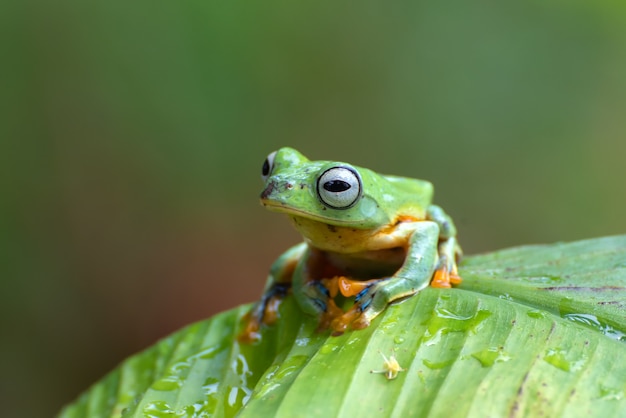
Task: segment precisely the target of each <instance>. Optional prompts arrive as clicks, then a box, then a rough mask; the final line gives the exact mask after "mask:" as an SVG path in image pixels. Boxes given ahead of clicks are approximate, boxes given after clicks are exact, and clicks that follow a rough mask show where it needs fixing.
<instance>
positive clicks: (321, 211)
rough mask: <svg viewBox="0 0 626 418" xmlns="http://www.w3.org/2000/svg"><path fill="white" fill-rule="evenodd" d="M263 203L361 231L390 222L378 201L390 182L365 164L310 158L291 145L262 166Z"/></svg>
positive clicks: (299, 215)
mask: <svg viewBox="0 0 626 418" xmlns="http://www.w3.org/2000/svg"><path fill="white" fill-rule="evenodd" d="M262 178H263V181H264V183H265V187H264V189H263V192H262V193H261V204H263V205H264V206H265V207H267V208H268V209H269V210H272V211H275V212H281V213H286V214H288V215H290V216H293V217H301V218H308V219H311V220H314V221H318V222H321V223H324V224H328V225H335V226H346V227H352V228H359V229H367V228H375V227H379V226H382V225H385V224H387V223H389V222H390V216H389V214H388V213H387V211H386V210H385V209H383V208H382V207H381V205H379V201H380V199H379V198H378V196H379V194H382V192H381V191H384V190H385V184H383V183H385V182H386V181H387V180H386V179H384V178H383V177H382V176H380V175H378V174H376V173H374V172H373V171H371V170H367V169H365V168H360V167H355V166H353V165H350V164H347V163H342V162H332V161H310V160H309V159H307V158H306V157H305V156H304V155H302V154H301V153H299V152H298V151H296V150H294V149H292V148H281V149H279V150H278V151H275V152H273V153H271V154H270V155H269V156H268V157H267V159H266V160H265V163H264V164H263V169H262Z"/></svg>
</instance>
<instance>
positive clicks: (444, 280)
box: [430, 268, 462, 288]
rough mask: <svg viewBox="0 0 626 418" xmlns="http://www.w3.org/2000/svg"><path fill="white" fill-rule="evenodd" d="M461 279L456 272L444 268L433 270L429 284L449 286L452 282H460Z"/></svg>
mask: <svg viewBox="0 0 626 418" xmlns="http://www.w3.org/2000/svg"><path fill="white" fill-rule="evenodd" d="M461 281H462V279H461V276H459V275H458V274H457V273H456V272H450V271H448V270H447V269H445V268H442V269H438V270H435V274H433V279H432V280H431V281H430V285H431V286H432V287H436V288H449V287H452V285H453V284H459V283H461Z"/></svg>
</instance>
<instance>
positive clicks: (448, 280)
mask: <svg viewBox="0 0 626 418" xmlns="http://www.w3.org/2000/svg"><path fill="white" fill-rule="evenodd" d="M460 258H461V247H459V244H458V243H457V241H456V238H455V237H450V238H448V239H445V240H443V241H441V242H440V243H439V262H438V265H437V268H436V269H435V273H434V274H433V278H432V280H431V282H430V285H431V286H432V287H438V288H446V287H452V285H453V284H459V283H461V281H462V279H461V276H459V272H458V269H457V261H458V260H459V259H460Z"/></svg>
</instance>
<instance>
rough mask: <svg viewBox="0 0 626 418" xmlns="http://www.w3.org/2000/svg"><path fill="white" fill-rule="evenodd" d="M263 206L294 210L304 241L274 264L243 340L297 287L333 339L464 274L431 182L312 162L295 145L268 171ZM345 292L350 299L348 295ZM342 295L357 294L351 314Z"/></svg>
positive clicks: (271, 160)
mask: <svg viewBox="0 0 626 418" xmlns="http://www.w3.org/2000/svg"><path fill="white" fill-rule="evenodd" d="M262 178H263V182H264V184H265V186H264V189H263V191H262V193H261V204H262V205H263V206H265V207H266V208H267V209H269V210H271V211H275V212H280V213H284V214H286V215H287V216H288V217H289V219H290V220H291V222H292V223H293V225H294V226H295V228H296V229H297V230H298V231H299V232H300V234H301V235H302V236H303V238H304V242H303V243H301V244H298V245H296V246H294V247H292V248H290V249H289V250H287V251H286V252H285V253H283V254H282V255H281V256H280V257H279V258H278V259H277V260H276V261H275V262H274V264H273V265H272V267H271V269H270V273H269V277H268V279H267V282H266V285H265V290H264V293H263V297H262V298H261V300H260V301H259V302H257V303H256V304H255V305H254V306H253V308H252V310H251V311H250V313H249V314H248V315H247V325H246V327H245V329H244V331H243V332H242V334H241V335H240V339H241V340H242V341H253V340H255V339H258V338H259V334H258V330H259V327H260V325H261V324H271V323H273V322H275V321H276V319H277V317H278V306H279V304H280V301H281V299H282V298H283V297H284V296H285V295H287V294H288V293H289V292H290V291H291V293H293V296H294V297H295V299H296V301H297V303H298V305H299V306H300V308H301V309H302V310H303V311H304V312H306V313H308V314H312V315H316V316H317V317H318V318H319V321H320V329H327V328H331V330H332V333H333V335H339V334H341V333H343V332H344V331H345V330H346V329H347V328H348V327H351V328H352V329H361V328H364V327H367V326H368V325H369V324H370V322H371V321H372V319H374V318H375V317H376V316H377V315H379V314H380V313H381V312H383V311H384V310H385V308H386V307H387V305H389V304H390V303H391V302H394V301H397V300H399V299H402V298H405V297H408V296H410V295H413V294H415V293H417V292H419V291H420V290H422V289H424V288H425V287H427V286H428V285H429V284H430V285H431V286H433V287H442V288H445V287H450V286H451V284H458V283H460V282H461V278H460V277H459V275H458V272H457V264H456V263H457V261H458V259H459V258H460V256H461V249H460V247H459V245H458V243H457V239H456V229H455V227H454V224H453V222H452V219H450V217H449V216H448V215H447V214H446V213H445V212H444V211H443V210H442V209H441V208H440V207H438V206H435V205H433V204H432V203H431V201H432V197H433V186H432V184H431V183H429V182H428V181H424V180H416V179H410V178H404V177H396V176H388V175H380V174H377V173H375V172H373V171H371V170H368V169H366V168H361V167H357V166H354V165H351V164H347V163H342V162H333V161H310V160H308V159H307V158H306V157H305V156H304V155H302V154H301V153H299V152H298V151H296V150H295V149H292V148H281V149H279V150H278V151H275V152H273V153H271V154H270V155H269V156H268V157H267V159H266V160H265V163H264V164H263V168H262ZM339 295H341V296H339ZM337 297H343V298H350V297H354V304H353V305H352V307H350V308H349V309H348V311H347V312H344V311H343V310H342V309H341V308H340V307H339V306H338V305H337V303H336V302H335V299H336V298H337Z"/></svg>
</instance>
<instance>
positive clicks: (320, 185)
mask: <svg viewBox="0 0 626 418" xmlns="http://www.w3.org/2000/svg"><path fill="white" fill-rule="evenodd" d="M317 194H318V195H319V197H320V199H321V200H322V203H324V204H325V205H326V206H328V207H330V208H333V209H348V208H349V207H351V206H352V205H354V204H355V203H356V202H357V200H359V197H361V179H360V177H359V175H358V174H357V172H356V171H355V170H354V169H352V168H349V167H332V168H329V169H328V170H326V171H324V172H323V173H322V175H321V176H320V177H319V179H318V180H317Z"/></svg>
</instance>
